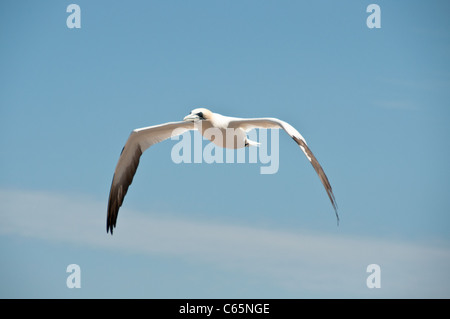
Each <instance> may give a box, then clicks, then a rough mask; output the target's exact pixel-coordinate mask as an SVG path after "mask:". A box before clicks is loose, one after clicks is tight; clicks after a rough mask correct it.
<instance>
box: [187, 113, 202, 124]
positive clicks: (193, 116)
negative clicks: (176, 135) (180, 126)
mask: <svg viewBox="0 0 450 319" xmlns="http://www.w3.org/2000/svg"><path fill="white" fill-rule="evenodd" d="M199 119H200V117H199V116H198V115H197V114H188V115H187V116H185V117H184V119H183V121H185V122H195V121H198V120H199Z"/></svg>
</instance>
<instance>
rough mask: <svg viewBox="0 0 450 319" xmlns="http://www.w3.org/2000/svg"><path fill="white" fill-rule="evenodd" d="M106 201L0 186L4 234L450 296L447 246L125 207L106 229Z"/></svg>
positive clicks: (265, 274)
mask: <svg viewBox="0 0 450 319" xmlns="http://www.w3.org/2000/svg"><path fill="white" fill-rule="evenodd" d="M105 215H106V212H105V203H103V202H97V201H94V200H91V199H87V198H85V197H83V196H68V195H60V194H53V193H48V192H33V191H9V190H1V191H0V218H1V221H2V222H1V223H0V234H3V235H6V234H9V235H20V236H26V237H32V238H41V239H46V240H52V241H58V242H68V243H76V244H80V245H89V246H90V247H97V248H98V249H109V250H116V251H118V253H121V252H125V251H126V252H130V251H131V252H135V253H141V254H168V255H174V256H178V257H179V258H185V259H195V260H196V261H197V262H202V263H204V264H209V265H210V266H211V267H217V268H221V269H231V270H233V271H239V272H242V273H248V274H252V275H257V276H261V277H262V278H264V280H268V281H270V282H272V283H273V284H275V285H281V286H283V287H285V288H286V289H287V290H292V291H298V290H299V287H301V289H302V290H303V291H309V292H316V293H318V292H320V294H322V295H327V296H331V297H400V298H407V297H418V298H427V297H437V298H439V297H445V298H448V297H450V289H449V287H448V283H449V280H448V279H449V275H448V274H447V270H448V268H449V266H450V250H449V249H446V248H443V247H434V246H431V245H417V244H413V243H404V242H396V241H391V240H380V239H376V238H361V237H354V236H345V235H342V234H339V235H338V234H333V235H329V234H319V233H310V232H304V231H299V232H298V233H292V232H284V231H282V230H270V229H258V228H252V227H248V226H239V225H230V224H228V225H226V224H219V223H217V222H208V221H198V220H197V221H191V220H187V218H178V217H174V216H171V217H165V216H161V215H158V214H150V213H146V214H144V213H140V212H134V211H130V210H127V209H126V208H124V209H122V210H121V213H120V216H119V220H118V229H117V231H116V232H115V233H114V236H110V235H107V234H106V226H105V218H106V216H105ZM372 263H376V264H379V265H380V266H381V269H382V287H381V288H380V289H378V290H374V289H368V288H367V287H366V278H367V276H368V273H366V267H367V265H369V264H372Z"/></svg>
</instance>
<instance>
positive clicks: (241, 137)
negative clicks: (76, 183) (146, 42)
mask: <svg viewBox="0 0 450 319" xmlns="http://www.w3.org/2000/svg"><path fill="white" fill-rule="evenodd" d="M254 128H264V129H283V130H284V131H285V132H286V133H287V134H289V136H290V137H291V138H292V139H293V140H294V141H295V142H296V143H297V144H298V145H299V146H300V149H301V150H302V151H303V153H305V155H306V157H307V158H308V160H309V161H310V162H311V164H312V166H313V167H314V169H315V171H316V173H317V174H318V175H319V178H320V180H321V182H322V184H323V186H324V187H325V190H326V192H327V194H328V197H329V198H330V201H331V204H332V205H333V208H334V211H335V214H336V218H337V222H338V223H339V215H338V212H337V205H336V200H335V198H334V194H333V190H332V189H331V185H330V182H329V181H328V178H327V176H326V175H325V172H324V171H323V169H322V166H320V164H319V162H318V161H317V159H316V157H315V156H314V154H313V153H312V152H311V150H310V149H309V147H308V146H307V144H306V141H305V139H304V138H303V136H302V135H301V134H300V133H299V132H298V131H297V130H296V129H295V128H293V127H292V126H291V125H290V124H288V123H286V122H284V121H282V120H279V119H276V118H247V119H245V118H237V117H229V116H223V115H220V114H217V113H213V112H211V111H210V110H208V109H205V108H198V109H194V110H192V111H191V112H190V113H189V115H187V116H186V117H185V118H184V119H183V121H180V122H169V123H164V124H160V125H155V126H149V127H144V128H140V129H135V130H133V131H132V132H131V134H130V136H129V138H128V140H127V142H126V144H125V146H124V147H123V149H122V152H121V153H120V157H119V161H118V163H117V166H116V169H115V171H114V176H113V180H112V183H111V190H110V192H109V201H108V215H107V219H106V231H107V232H109V231H111V234H112V233H113V229H114V228H115V227H116V221H117V215H118V213H119V208H120V206H122V203H123V199H124V197H125V195H126V193H127V190H128V187H129V186H130V184H131V182H132V181H133V177H134V174H135V173H136V169H137V167H138V165H139V159H140V157H141V155H142V153H143V152H144V151H145V150H146V149H148V148H149V147H150V146H152V145H154V144H157V143H159V142H162V141H164V140H166V139H168V138H170V137H172V136H176V135H181V134H183V133H185V132H187V131H189V130H200V133H201V134H202V135H203V136H204V137H205V138H207V139H209V140H210V141H212V142H213V143H215V144H216V145H218V146H221V147H225V148H233V149H237V148H242V147H248V146H253V145H258V143H257V142H255V141H251V140H249V139H247V134H246V133H247V132H248V131H250V130H251V129H254ZM229 129H232V130H233V135H232V136H233V138H232V140H231V139H229V140H227V134H226V131H227V130H229ZM214 130H219V131H220V132H219V133H221V134H214V133H211V131H214ZM216 136H222V139H218V138H215V137H216ZM228 136H229V135H228Z"/></svg>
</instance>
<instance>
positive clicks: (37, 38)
mask: <svg viewBox="0 0 450 319" xmlns="http://www.w3.org/2000/svg"><path fill="white" fill-rule="evenodd" d="M71 3H72V2H64V1H45V2H36V1H2V2H1V4H0V41H1V43H2V44H1V48H2V49H1V50H0V70H1V72H0V87H1V94H0V115H1V116H0V124H1V125H0V133H1V134H0V136H1V139H0V142H1V150H0V152H1V157H0V164H1V165H0V167H1V169H0V198H1V200H0V214H1V219H2V222H1V223H0V238H1V240H0V252H1V254H2V256H3V258H2V259H1V261H0V296H1V297H2V298H11V297H13V298H14V297H19V298H47V297H51V298H80V297H85V298H109V297H123V298H129V297H130V298H380V297H381V298H398V297H400V298H428V297H438V298H448V297H450V288H449V279H450V278H449V275H448V268H449V266H450V234H449V230H448V225H449V222H450V217H449V212H450V199H449V196H448V194H447V192H448V190H449V186H450V182H449V177H450V169H449V165H448V156H449V151H448V150H449V149H448V141H447V137H448V136H450V129H449V125H448V121H449V119H450V105H449V102H448V101H449V100H450V93H449V92H450V90H449V87H450V62H449V59H448V57H449V54H450V32H449V31H450V22H449V20H448V17H447V16H446V13H447V12H448V9H449V5H448V4H447V3H446V2H444V1H434V2H432V3H425V2H424V1H395V2H392V1H377V2H376V3H377V4H378V5H379V6H380V8H381V29H369V28H368V27H367V25H366V19H367V16H368V15H369V13H366V7H367V6H368V5H369V4H370V3H372V2H369V1H339V2H338V1H314V2H312V1H311V2H300V1H131V2H122V3H119V2H113V3H112V2H111V1H77V2H75V3H76V4H78V5H79V6H80V8H81V28H80V29H69V28H67V26H66V19H67V16H68V15H69V13H67V12H66V8H67V6H68V5H69V4H71ZM200 106H201V107H208V108H210V109H212V110H213V111H215V112H218V113H221V114H224V115H230V116H238V117H267V116H270V117H277V118H280V119H283V120H285V121H287V122H289V123H290V124H291V125H293V126H294V127H296V128H297V130H298V131H299V132H300V133H301V134H302V135H303V136H304V137H305V138H306V140H307V141H308V144H309V146H310V147H311V149H312V151H313V152H314V153H315V155H316V156H317V158H318V160H319V161H320V163H321V164H322V166H323V167H324V169H325V172H326V173H327V175H328V178H329V179H330V182H331V185H332V186H333V190H334V194H335V196H336V200H337V203H338V206H339V214H340V217H341V223H340V225H339V227H337V226H336V220H335V217H334V212H333V209H332V206H331V205H330V203H329V200H328V198H327V196H326V193H325V191H324V190H323V187H322V185H321V183H320V180H319V179H318V178H317V176H316V174H315V172H314V170H313V168H312V167H311V165H310V164H308V161H307V160H306V159H305V157H304V155H303V154H302V152H301V151H300V150H299V149H298V147H297V146H296V145H295V143H293V142H292V140H291V139H290V138H289V137H288V136H287V135H285V134H283V132H280V167H279V170H278V172H277V174H273V175H261V174H259V168H260V164H259V163H257V164H250V163H247V164H205V163H203V164H175V163H173V162H172V160H171V157H170V153H171V149H172V147H173V145H174V144H175V143H176V141H170V140H169V141H165V142H164V143H161V144H158V145H156V146H154V147H152V148H150V149H149V150H148V151H147V152H146V153H144V155H143V157H142V158H141V163H140V166H139V169H138V173H137V175H136V177H135V179H134V181H133V184H132V186H131V187H130V189H129V193H128V194H127V197H126V199H125V202H124V205H123V207H122V209H121V211H120V214H119V218H118V225H117V228H116V231H115V232H114V236H110V235H107V234H106V231H105V228H106V227H105V223H106V206H107V199H108V192H109V187H110V183H111V179H112V175H113V172H114V168H115V165H116V163H117V160H118V157H119V154H120V150H121V149H122V147H123V145H124V143H125V141H126V139H127V137H128V134H129V133H130V132H131V130H132V129H134V128H139V127H144V126H150V125H155V124H160V123H164V122H169V121H176V120H181V119H182V118H183V117H184V116H185V115H186V114H187V113H188V112H189V111H190V110H191V109H193V108H195V107H200ZM205 144H206V143H205ZM205 185H207V186H205ZM73 263H75V264H78V265H79V266H80V268H81V273H82V275H81V282H82V287H81V288H80V289H69V288H67V286H66V278H67V276H68V273H66V267H67V265H69V264H73ZM373 263H375V264H379V265H380V267H381V280H382V286H381V288H379V289H369V288H367V286H366V278H367V276H368V275H369V274H368V273H367V272H366V267H367V266H368V265H369V264H373Z"/></svg>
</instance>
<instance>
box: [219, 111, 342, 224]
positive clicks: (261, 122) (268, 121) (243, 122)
mask: <svg viewBox="0 0 450 319" xmlns="http://www.w3.org/2000/svg"><path fill="white" fill-rule="evenodd" d="M228 127H229V128H234V129H237V128H241V129H243V130H244V131H246V132H248V131H250V130H251V129H254V128H266V129H283V130H284V131H285V132H286V133H287V134H289V136H290V137H291V138H292V139H293V140H294V141H295V142H296V143H297V144H298V146H300V149H301V150H302V151H303V153H305V155H306V157H307V158H308V160H309V161H310V163H311V165H312V166H313V167H314V170H315V171H316V173H317V175H318V176H319V178H320V181H321V182H322V184H323V186H324V187H325V190H326V192H327V195H328V197H329V198H330V201H331V204H332V205H333V208H334V212H335V214H336V218H337V221H338V223H339V215H338V212H337V204H336V199H335V198H334V194H333V190H332V188H331V185H330V182H329V181H328V178H327V175H325V172H324V170H323V168H322V166H321V165H320V164H319V161H318V160H317V158H316V157H315V156H314V154H313V153H312V152H311V150H310V148H309V147H308V145H307V144H306V141H305V139H304V138H303V136H302V135H301V134H300V133H299V132H298V131H297V130H296V129H295V128H294V127H293V126H292V125H290V124H289V123H286V122H284V121H282V120H280V119H277V118H250V119H243V118H242V119H241V118H233V119H231V120H230V122H229V124H228Z"/></svg>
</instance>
